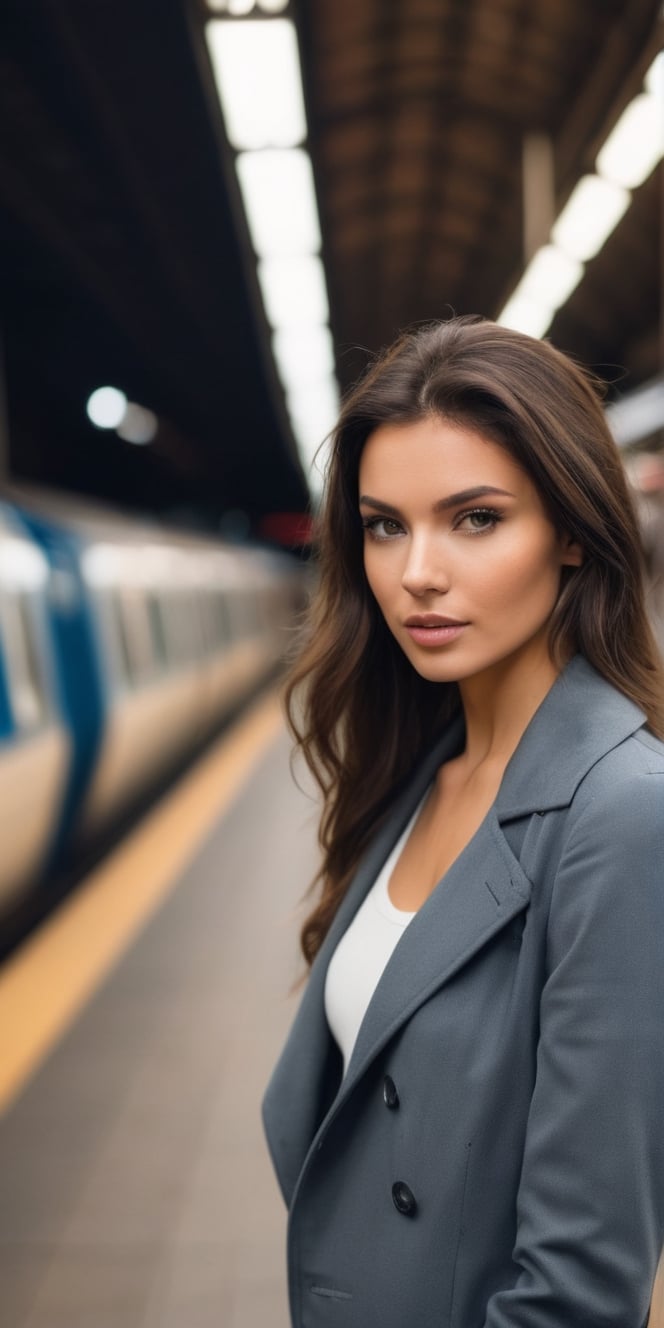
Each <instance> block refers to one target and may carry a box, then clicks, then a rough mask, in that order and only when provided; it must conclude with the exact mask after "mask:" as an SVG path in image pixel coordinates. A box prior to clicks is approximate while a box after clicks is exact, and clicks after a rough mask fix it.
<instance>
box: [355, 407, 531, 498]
mask: <svg viewBox="0 0 664 1328" xmlns="http://www.w3.org/2000/svg"><path fill="white" fill-rule="evenodd" d="M359 482H360V489H361V490H362V491H364V490H365V489H366V490H368V492H370V493H372V494H375V495H376V496H378V495H377V489H378V493H379V494H380V496H381V497H384V498H386V499H387V498H388V497H389V496H390V495H389V494H388V493H387V492H386V491H385V490H386V488H387V487H389V488H390V492H391V495H392V496H394V489H395V488H397V489H402V490H403V491H404V492H411V491H414V490H417V489H420V488H426V489H427V490H428V493H429V495H430V497H432V498H439V497H442V496H444V494H445V493H446V492H452V491H454V490H456V489H466V488H470V487H471V486H473V485H479V484H493V485H496V486H497V487H499V488H510V487H511V488H512V489H514V486H515V485H518V486H519V487H520V488H524V487H527V488H532V487H533V486H532V484H531V481H530V479H529V477H528V475H527V474H526V472H525V471H524V470H523V469H522V467H521V466H520V465H519V464H518V462H517V461H515V460H514V458H513V457H512V456H511V455H510V453H509V452H508V451H507V449H506V448H504V447H501V446H500V445H499V444H498V443H496V442H495V441H494V440H493V439H492V438H488V437H487V436H486V435H484V434H482V432H481V431H480V430H477V429H473V428H472V427H470V426H467V425H463V424H454V423H452V422H451V421H449V420H445V419H440V418H438V417H436V416H431V417H430V416H427V417H426V418H425V419H422V420H417V421H415V423H413V424H381V425H380V426H379V428H377V429H374V431H373V433H371V434H370V435H369V437H368V439H367V441H366V443H365V445H364V450H363V452H362V456H361V459H360V468H359ZM434 490H435V492H434Z"/></svg>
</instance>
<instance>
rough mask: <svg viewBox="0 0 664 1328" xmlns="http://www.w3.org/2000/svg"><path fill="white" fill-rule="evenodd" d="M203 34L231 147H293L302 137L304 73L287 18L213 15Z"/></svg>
mask: <svg viewBox="0 0 664 1328" xmlns="http://www.w3.org/2000/svg"><path fill="white" fill-rule="evenodd" d="M205 31H206V37H207V42H208V48H209V51H210V58H211V61H212V68H213V71H214V75H215V79H216V83H217V89H218V93H219V99H220V101H221V106H222V110H223V113H224V119H225V122H226V133H227V135H228V138H229V140H230V142H231V144H232V145H233V147H235V148H267V147H277V148H287V147H296V146H297V144H299V143H301V142H302V141H303V139H304V138H306V133H307V123H306V117H305V112H304V102H303V99H302V77H301V73H300V59H299V55H298V48H297V37H296V34H295V28H294V26H293V24H292V23H291V21H290V19H286V18H281V19H274V20H273V21H272V22H270V23H266V22H265V21H263V20H260V19H259V20H251V21H248V22H246V23H235V22H230V21H228V20H224V19H218V20H213V21H212V22H211V23H208V24H207V26H206V29H205Z"/></svg>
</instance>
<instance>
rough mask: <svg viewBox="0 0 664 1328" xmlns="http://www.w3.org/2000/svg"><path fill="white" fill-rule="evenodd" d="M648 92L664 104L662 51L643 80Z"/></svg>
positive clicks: (663, 61) (663, 58) (663, 53)
mask: <svg viewBox="0 0 664 1328" xmlns="http://www.w3.org/2000/svg"><path fill="white" fill-rule="evenodd" d="M643 85H644V87H645V90H646V92H649V93H650V94H651V96H653V97H656V98H657V100H658V101H660V102H664V51H660V52H659V55H656V56H655V59H654V60H653V62H652V64H651V66H650V68H649V70H648V72H647V73H646V76H645V78H644V80H643Z"/></svg>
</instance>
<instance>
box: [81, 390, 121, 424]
mask: <svg viewBox="0 0 664 1328" xmlns="http://www.w3.org/2000/svg"><path fill="white" fill-rule="evenodd" d="M126 409H127V398H126V396H125V394H124V392H120V391H119V389H118V388H117V387H98V388H97V390H96V391H95V392H93V393H92V395H91V396H89V397H88V403H87V406H86V410H87V413H88V418H89V419H90V420H92V423H93V424H96V426H97V428H98V429H117V427H118V424H121V423H122V420H123V419H124V414H125V411H126Z"/></svg>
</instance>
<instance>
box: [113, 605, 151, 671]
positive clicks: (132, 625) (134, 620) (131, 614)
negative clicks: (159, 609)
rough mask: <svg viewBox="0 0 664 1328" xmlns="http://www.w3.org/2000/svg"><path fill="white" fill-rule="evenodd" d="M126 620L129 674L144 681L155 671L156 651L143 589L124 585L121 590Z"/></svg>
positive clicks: (123, 612) (122, 611)
mask: <svg viewBox="0 0 664 1328" xmlns="http://www.w3.org/2000/svg"><path fill="white" fill-rule="evenodd" d="M120 604H121V614H122V618H123V620H124V628H125V645H126V649H127V654H128V658H129V661H130V669H129V676H130V678H131V679H132V681H133V682H135V683H141V682H144V681H145V680H146V679H147V678H149V677H150V676H151V674H153V673H154V653H153V645H152V635H151V631H150V619H149V616H148V610H147V608H146V596H145V594H144V593H143V591H141V590H137V589H133V588H128V587H123V589H122V590H121V591H120Z"/></svg>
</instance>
